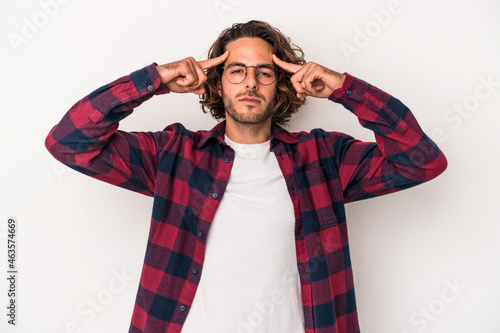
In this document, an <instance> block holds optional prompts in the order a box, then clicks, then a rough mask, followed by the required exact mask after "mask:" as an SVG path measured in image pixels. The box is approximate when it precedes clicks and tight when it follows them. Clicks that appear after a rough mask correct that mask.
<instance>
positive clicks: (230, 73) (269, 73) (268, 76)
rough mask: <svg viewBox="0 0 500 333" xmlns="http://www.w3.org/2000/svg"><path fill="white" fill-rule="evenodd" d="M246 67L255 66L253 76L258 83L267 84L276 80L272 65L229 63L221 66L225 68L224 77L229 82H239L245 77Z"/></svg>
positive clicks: (274, 69)
mask: <svg viewBox="0 0 500 333" xmlns="http://www.w3.org/2000/svg"><path fill="white" fill-rule="evenodd" d="M248 67H253V68H255V78H256V79H257V81H258V82H259V83H260V84H262V85H264V86H268V85H270V84H273V82H274V81H276V78H277V75H276V68H275V67H274V66H272V65H267V64H263V65H259V66H245V65H243V64H231V65H229V66H227V67H222V69H224V70H225V75H226V79H227V80H228V81H229V82H230V83H232V84H240V83H241V82H243V81H244V80H245V78H246V77H247V73H248V70H247V69H248Z"/></svg>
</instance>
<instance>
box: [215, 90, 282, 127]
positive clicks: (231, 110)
mask: <svg viewBox="0 0 500 333" xmlns="http://www.w3.org/2000/svg"><path fill="white" fill-rule="evenodd" d="M221 94H222V102H223V103H224V108H225V110H226V113H227V115H228V116H229V117H231V118H232V119H233V120H234V121H236V122H237V123H240V124H244V125H258V124H262V123H264V122H265V121H266V120H268V119H269V118H270V117H272V115H273V113H274V111H273V107H274V103H275V101H276V96H274V97H273V99H272V100H271V101H270V102H269V103H268V104H267V106H266V108H265V109H264V110H263V111H262V112H252V111H253V110H250V112H245V113H243V112H238V111H237V110H236V108H235V107H234V103H233V101H232V100H231V98H230V97H229V96H227V94H226V93H224V90H223V89H221ZM244 96H248V97H255V96H258V97H259V99H260V100H261V103H264V98H263V97H261V96H260V95H258V94H256V93H255V92H254V91H252V90H250V91H249V92H248V93H247V94H245V95H244ZM238 97H241V96H239V95H237V96H236V98H238ZM245 107H246V108H249V109H255V108H256V107H258V105H256V106H245Z"/></svg>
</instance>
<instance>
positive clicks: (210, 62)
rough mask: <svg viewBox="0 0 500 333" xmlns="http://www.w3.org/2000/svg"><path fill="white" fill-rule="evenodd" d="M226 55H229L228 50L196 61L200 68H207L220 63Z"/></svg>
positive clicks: (224, 59)
mask: <svg viewBox="0 0 500 333" xmlns="http://www.w3.org/2000/svg"><path fill="white" fill-rule="evenodd" d="M228 56H229V51H226V52H224V53H223V54H221V55H220V56H218V57H216V58H211V59H207V60H202V61H198V65H200V67H201V69H203V70H205V69H209V68H212V67H215V66H217V65H220V64H222V63H223V62H224V61H226V59H227V57H228Z"/></svg>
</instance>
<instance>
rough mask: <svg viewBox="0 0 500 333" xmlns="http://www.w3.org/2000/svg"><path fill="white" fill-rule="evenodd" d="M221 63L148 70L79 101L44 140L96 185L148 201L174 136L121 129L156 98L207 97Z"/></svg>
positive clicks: (177, 64) (213, 61)
mask: <svg viewBox="0 0 500 333" xmlns="http://www.w3.org/2000/svg"><path fill="white" fill-rule="evenodd" d="M226 58H227V54H224V55H222V56H221V57H219V58H214V59H209V60H205V61H200V62H196V61H195V60H194V59H193V58H187V59H184V60H181V61H177V62H174V63H170V64H166V65H161V66H157V65H156V64H152V65H149V66H147V67H145V68H143V69H140V70H138V71H136V72H133V73H132V74H130V75H127V76H124V77H122V78H120V79H118V80H116V81H113V82H111V83H109V84H106V85H104V86H102V87H101V88H99V89H97V90H95V91H94V92H92V93H91V94H90V95H88V96H86V97H84V98H83V99H81V100H80V101H78V102H77V103H76V104H75V105H74V106H73V107H71V109H70V110H69V111H68V112H67V113H66V114H65V115H64V117H63V118H62V120H61V121H60V122H59V123H58V124H57V125H56V126H54V128H52V130H51V131H50V133H49V135H48V136H47V138H46V140H45V145H46V147H47V149H48V150H49V152H50V153H51V154H52V155H53V156H54V157H55V158H56V159H57V160H59V161H60V162H62V163H64V164H66V165H68V166H69V167H71V168H73V169H75V170H77V171H79V172H81V173H83V174H86V175H89V176H91V177H94V178H96V179H99V180H102V181H105V182H108V183H111V184H113V185H118V186H121V187H124V188H127V189H130V190H133V191H136V192H139V193H143V194H146V195H153V192H154V185H155V177H156V169H157V154H158V152H159V150H161V148H162V147H165V146H166V145H167V144H168V143H169V141H170V140H171V138H172V137H173V135H172V134H173V133H171V132H168V131H161V132H156V133H151V132H147V133H138V132H131V133H128V132H123V131H119V130H118V123H119V121H121V120H122V119H123V118H125V117H127V116H128V115H130V114H131V113H132V112H133V110H134V109H135V108H136V107H138V106H139V105H141V104H142V103H143V102H145V101H147V100H148V99H150V98H151V97H153V96H154V95H158V94H165V93H168V92H169V91H172V92H178V93H185V92H194V93H203V87H202V85H203V83H204V82H205V81H206V76H205V73H204V72H203V70H204V69H207V68H210V67H213V66H216V65H218V64H219V63H222V62H224V61H225V59H226Z"/></svg>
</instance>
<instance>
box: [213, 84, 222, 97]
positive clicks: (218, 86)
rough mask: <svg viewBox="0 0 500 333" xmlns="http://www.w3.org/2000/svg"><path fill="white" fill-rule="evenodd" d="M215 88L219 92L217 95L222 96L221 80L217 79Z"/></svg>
mask: <svg viewBox="0 0 500 333" xmlns="http://www.w3.org/2000/svg"><path fill="white" fill-rule="evenodd" d="M215 88H216V89H217V92H218V93H219V96H220V97H222V83H221V81H220V80H219V81H217V84H216V85H215Z"/></svg>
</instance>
